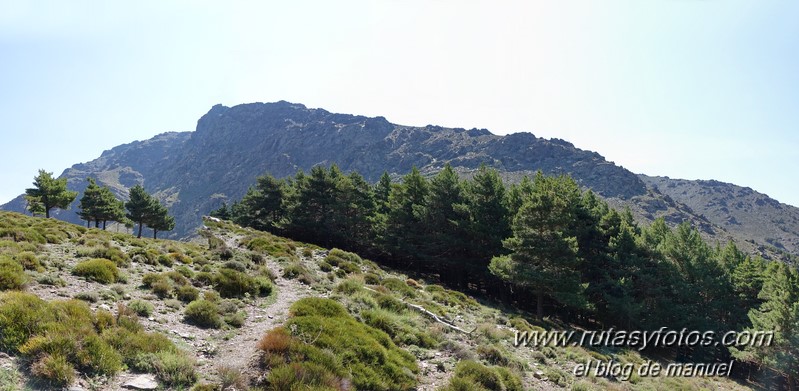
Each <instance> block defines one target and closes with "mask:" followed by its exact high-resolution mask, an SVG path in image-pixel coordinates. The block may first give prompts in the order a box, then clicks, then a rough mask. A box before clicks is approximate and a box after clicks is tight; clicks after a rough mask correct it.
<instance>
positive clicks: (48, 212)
mask: <svg viewBox="0 0 799 391" xmlns="http://www.w3.org/2000/svg"><path fill="white" fill-rule="evenodd" d="M44 218H46V219H49V218H50V209H47V207H46V206H45V207H44Z"/></svg>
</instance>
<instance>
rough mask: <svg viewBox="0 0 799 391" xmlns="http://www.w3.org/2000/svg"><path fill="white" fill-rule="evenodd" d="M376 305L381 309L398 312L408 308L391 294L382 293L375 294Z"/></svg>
mask: <svg viewBox="0 0 799 391" xmlns="http://www.w3.org/2000/svg"><path fill="white" fill-rule="evenodd" d="M377 305H378V306H379V307H380V308H382V309H385V310H389V311H392V312H396V313H398V314H399V313H402V312H405V311H406V310H407V308H408V307H407V306H406V305H405V303H403V302H401V301H399V300H397V299H395V298H394V297H393V296H390V295H383V294H380V295H378V296H377Z"/></svg>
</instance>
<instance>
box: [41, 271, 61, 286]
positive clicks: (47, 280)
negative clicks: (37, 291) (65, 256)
mask: <svg viewBox="0 0 799 391" xmlns="http://www.w3.org/2000/svg"><path fill="white" fill-rule="evenodd" d="M36 282H38V283H39V284H42V285H53V286H61V287H63V286H67V282H66V281H64V280H63V279H62V278H61V277H58V276H56V275H54V274H42V275H41V276H39V278H37V279H36Z"/></svg>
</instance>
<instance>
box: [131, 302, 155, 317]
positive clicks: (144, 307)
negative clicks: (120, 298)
mask: <svg viewBox="0 0 799 391" xmlns="http://www.w3.org/2000/svg"><path fill="white" fill-rule="evenodd" d="M128 308H130V309H131V310H133V311H134V312H135V313H136V314H137V315H139V316H144V317H148V316H150V315H152V314H153V311H154V310H155V307H153V305H152V304H151V303H148V302H146V301H144V300H133V301H131V302H130V304H128Z"/></svg>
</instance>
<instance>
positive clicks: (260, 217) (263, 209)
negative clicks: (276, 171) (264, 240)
mask: <svg viewBox="0 0 799 391" xmlns="http://www.w3.org/2000/svg"><path fill="white" fill-rule="evenodd" d="M285 198H286V182H285V181H283V180H278V179H275V177H273V176H271V175H262V176H259V177H258V178H257V179H256V183H255V188H250V189H249V190H248V191H247V194H246V195H245V196H244V198H242V199H241V203H242V204H243V206H244V208H246V209H247V214H248V216H247V220H248V221H247V224H245V225H246V226H248V227H252V228H255V229H259V230H262V231H269V232H272V233H277V232H278V231H279V227H280V225H281V223H282V220H283V218H284V209H283V208H284V205H283V202H284V199H285Z"/></svg>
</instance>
